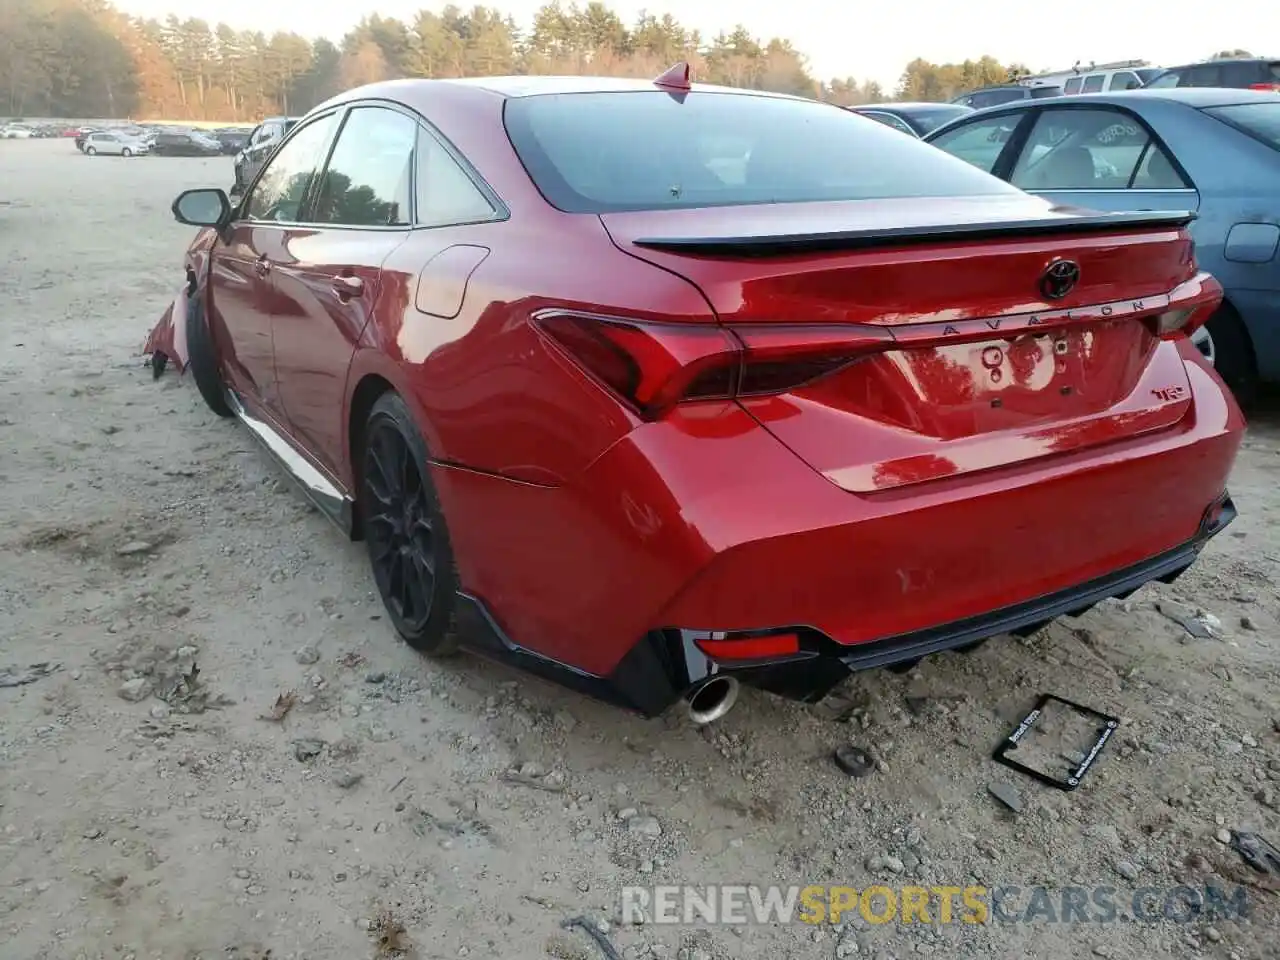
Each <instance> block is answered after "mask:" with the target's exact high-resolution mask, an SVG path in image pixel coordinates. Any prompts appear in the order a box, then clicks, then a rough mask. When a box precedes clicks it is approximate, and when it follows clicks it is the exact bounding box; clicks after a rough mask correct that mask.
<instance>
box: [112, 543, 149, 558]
mask: <svg viewBox="0 0 1280 960" xmlns="http://www.w3.org/2000/svg"><path fill="white" fill-rule="evenodd" d="M152 549H153V546H152V544H150V543H148V542H147V541H146V540H130V541H129V542H128V543H126V544H125V545H124V546H122V547H120V548H119V549H118V550H116V556H117V557H131V556H133V555H134V554H138V553H147V552H149V551H150V550H152Z"/></svg>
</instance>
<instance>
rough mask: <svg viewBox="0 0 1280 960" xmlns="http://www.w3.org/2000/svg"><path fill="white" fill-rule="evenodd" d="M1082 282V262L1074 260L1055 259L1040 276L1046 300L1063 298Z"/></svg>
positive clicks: (1041, 290) (1041, 287)
mask: <svg viewBox="0 0 1280 960" xmlns="http://www.w3.org/2000/svg"><path fill="white" fill-rule="evenodd" d="M1079 282H1080V264H1078V263H1076V262H1075V261H1074V260H1055V261H1053V263H1051V264H1049V266H1048V267H1046V268H1045V271H1044V273H1043V274H1041V276H1040V292H1041V293H1042V294H1044V298H1045V299H1046V300H1061V299H1062V298H1063V297H1065V296H1066V295H1067V294H1068V293H1070V292H1071V291H1072V290H1074V289H1075V286H1076V284H1077V283H1079Z"/></svg>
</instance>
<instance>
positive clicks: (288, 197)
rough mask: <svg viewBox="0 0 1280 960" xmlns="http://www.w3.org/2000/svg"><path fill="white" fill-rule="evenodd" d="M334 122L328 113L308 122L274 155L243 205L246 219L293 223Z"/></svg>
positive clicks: (322, 157) (298, 213)
mask: <svg viewBox="0 0 1280 960" xmlns="http://www.w3.org/2000/svg"><path fill="white" fill-rule="evenodd" d="M335 120H336V116H335V115H334V114H332V113H330V114H326V115H325V116H323V117H320V118H318V119H316V120H314V121H312V122H311V123H309V124H307V125H306V126H305V127H303V128H301V129H300V130H298V132H297V134H296V135H295V136H294V137H292V138H291V139H290V140H289V142H288V143H286V144H284V146H282V147H281V148H280V150H279V151H277V153H276V154H275V156H274V157H272V158H271V162H270V163H269V164H267V166H266V168H265V169H264V170H263V172H262V176H261V177H260V178H259V179H258V182H257V184H256V185H255V186H254V188H253V192H252V193H250V194H249V198H248V200H247V201H246V202H245V205H244V216H245V218H246V219H248V220H276V221H281V222H286V223H293V222H297V220H298V217H299V215H300V214H301V209H302V202H303V201H304V200H305V199H306V196H307V187H309V186H310V185H311V180H312V178H313V177H314V176H315V174H316V169H317V167H319V165H320V164H321V163H322V162H323V161H324V153H325V150H326V149H327V148H328V146H329V139H330V137H331V136H332V134H333V125H334V122H335Z"/></svg>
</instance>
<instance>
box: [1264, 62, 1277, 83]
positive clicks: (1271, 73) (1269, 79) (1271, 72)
mask: <svg viewBox="0 0 1280 960" xmlns="http://www.w3.org/2000/svg"><path fill="white" fill-rule="evenodd" d="M1263 72H1264V73H1265V74H1266V76H1265V77H1263V79H1262V82H1263V83H1280V62H1277V63H1271V64H1268V65H1267V69H1266V70H1265V71H1263Z"/></svg>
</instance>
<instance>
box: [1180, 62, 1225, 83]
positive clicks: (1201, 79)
mask: <svg viewBox="0 0 1280 960" xmlns="http://www.w3.org/2000/svg"><path fill="white" fill-rule="evenodd" d="M1178 86H1180V87H1220V86H1222V70H1221V68H1220V67H1219V66H1218V65H1217V64H1216V63H1212V64H1211V63H1202V64H1199V65H1198V66H1194V67H1192V68H1191V69H1190V70H1188V71H1187V72H1186V74H1185V75H1184V77H1183V79H1182V81H1181V82H1180V83H1179V84H1178Z"/></svg>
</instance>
